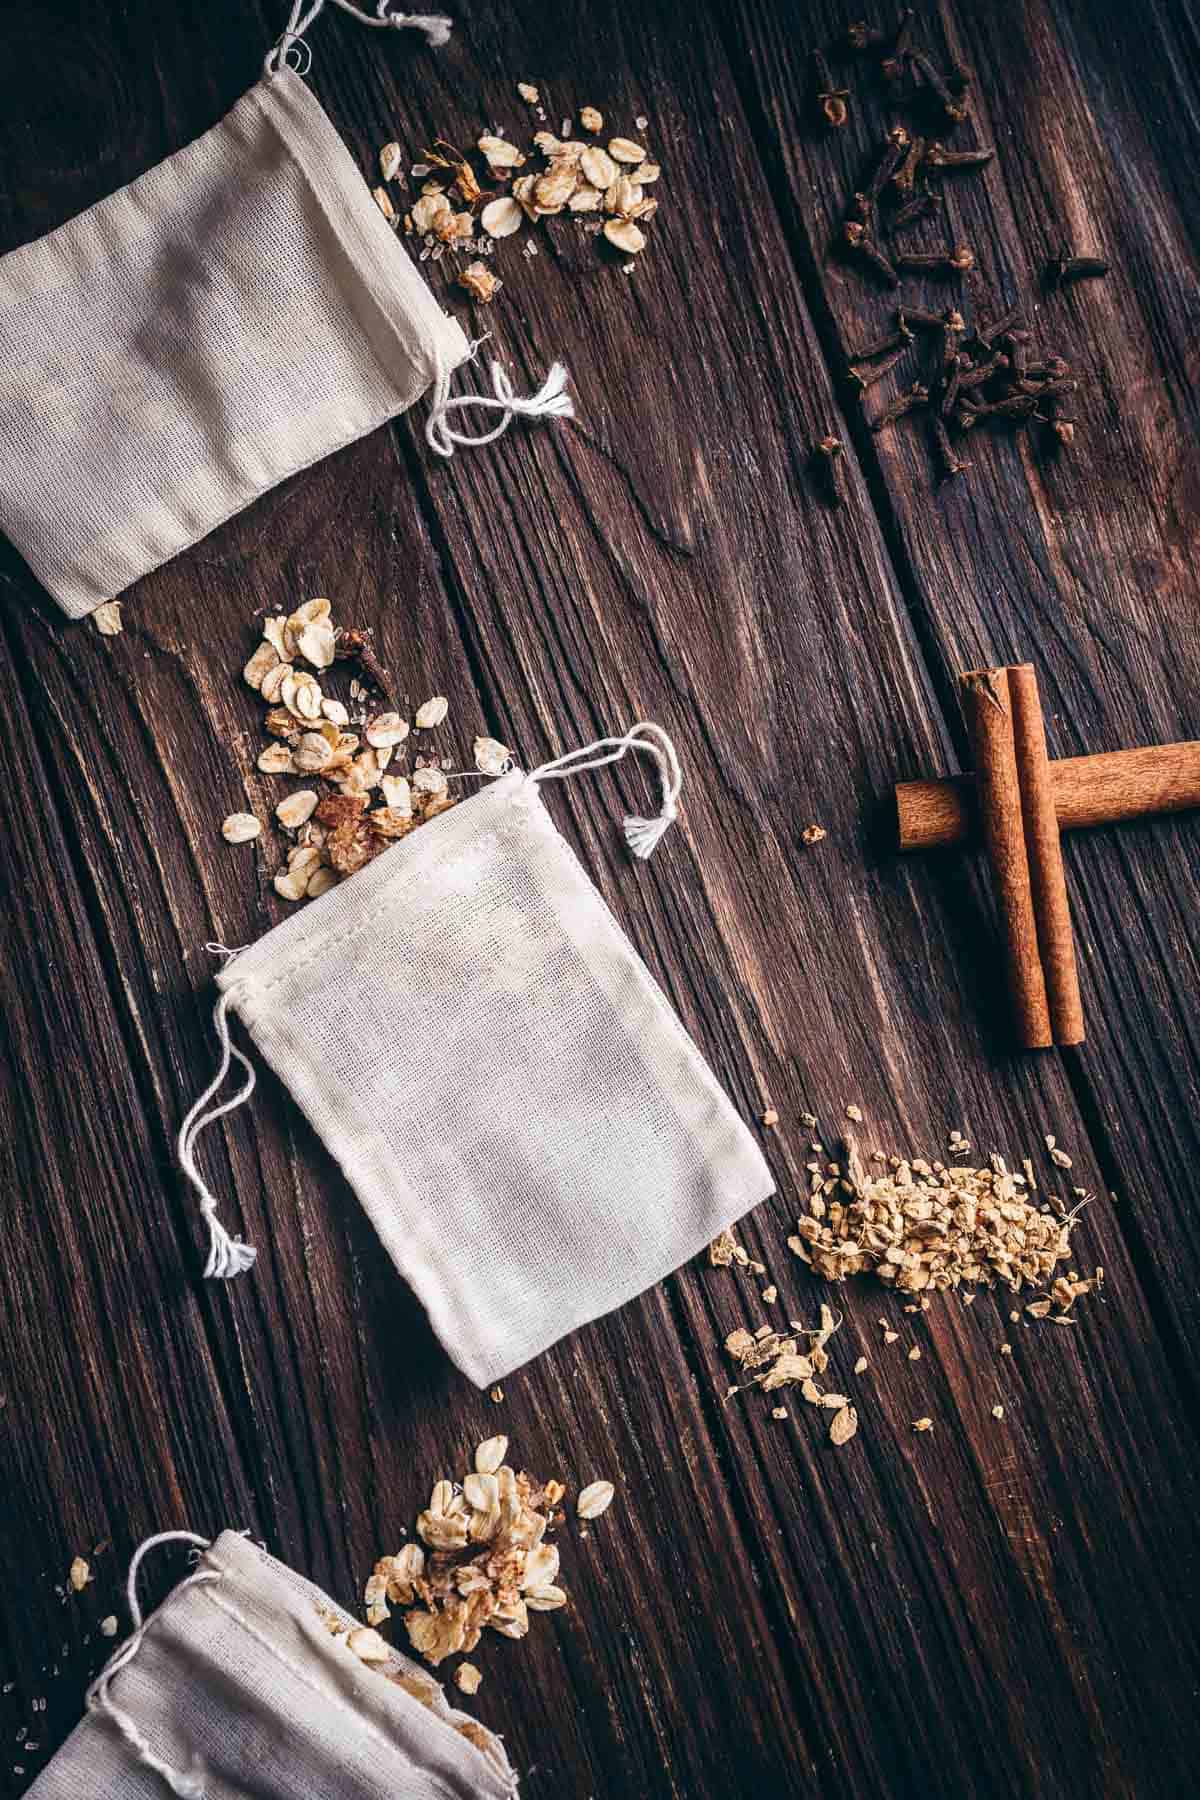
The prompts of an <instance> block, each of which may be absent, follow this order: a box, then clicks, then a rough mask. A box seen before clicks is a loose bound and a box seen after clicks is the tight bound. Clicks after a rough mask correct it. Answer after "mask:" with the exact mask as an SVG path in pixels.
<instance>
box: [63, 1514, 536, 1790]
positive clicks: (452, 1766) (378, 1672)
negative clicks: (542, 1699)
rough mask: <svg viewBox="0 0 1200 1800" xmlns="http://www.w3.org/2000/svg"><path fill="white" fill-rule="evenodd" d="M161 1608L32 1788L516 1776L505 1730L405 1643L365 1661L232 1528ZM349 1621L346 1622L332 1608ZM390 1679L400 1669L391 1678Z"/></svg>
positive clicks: (307, 1784)
mask: <svg viewBox="0 0 1200 1800" xmlns="http://www.w3.org/2000/svg"><path fill="white" fill-rule="evenodd" d="M197 1573H198V1574H207V1575H211V1576H213V1577H215V1579H206V1580H204V1581H200V1582H196V1581H192V1580H188V1581H186V1582H184V1583H182V1584H181V1585H180V1587H178V1588H176V1590H175V1591H174V1593H173V1594H171V1595H170V1596H169V1597H168V1598H167V1599H166V1600H165V1601H164V1603H163V1605H162V1606H160V1607H159V1609H158V1611H157V1612H156V1613H155V1614H154V1615H153V1616H152V1617H151V1619H150V1620H149V1622H148V1624H147V1625H146V1627H145V1629H144V1634H143V1636H142V1638H141V1642H140V1644H138V1646H137V1647H136V1650H135V1652H134V1654H133V1655H132V1656H131V1657H130V1659H129V1661H128V1663H127V1664H126V1665H125V1666H124V1667H123V1668H121V1669H119V1671H118V1672H117V1673H116V1675H115V1676H114V1677H113V1679H112V1682H111V1687H110V1697H111V1704H112V1706H113V1707H114V1708H116V1709H117V1710H118V1711H119V1712H120V1714H121V1715H122V1717H123V1719H124V1720H125V1721H126V1722H127V1724H128V1726H129V1727H130V1729H131V1731H132V1732H133V1733H134V1734H135V1735H136V1736H138V1737H140V1738H141V1740H142V1741H143V1743H144V1745H145V1749H146V1752H147V1753H148V1754H149V1756H151V1757H152V1758H154V1760H155V1761H156V1762H157V1763H158V1764H159V1765H160V1767H158V1768H155V1767H153V1766H151V1765H150V1764H148V1763H147V1761H145V1760H144V1758H143V1756H140V1755H139V1754H138V1752H137V1749H136V1748H135V1746H134V1745H133V1744H132V1743H131V1742H130V1739H129V1736H128V1735H126V1734H125V1733H123V1732H122V1731H121V1730H120V1729H119V1728H118V1725H117V1723H116V1721H115V1719H114V1717H113V1716H112V1714H111V1713H110V1712H108V1711H107V1710H105V1709H104V1708H103V1707H100V1708H97V1709H96V1710H95V1711H92V1712H89V1713H88V1715H87V1716H86V1717H85V1718H84V1720H83V1722H82V1724H80V1725H79V1726H77V1727H76V1729H75V1731H74V1732H73V1733H72V1735H71V1736H70V1737H69V1738H68V1740H67V1742H66V1743H65V1744H64V1745H63V1747H62V1749H61V1750H60V1751H59V1753H58V1755H57V1756H56V1757H55V1758H54V1759H53V1761H52V1762H51V1763H49V1764H48V1765H47V1767H46V1768H45V1769H44V1770H43V1771H42V1773H41V1775H40V1776H39V1777H38V1779H37V1780H36V1781H35V1782H34V1784H33V1786H32V1787H31V1788H30V1789H29V1795H30V1800H166V1797H167V1796H169V1795H170V1794H171V1793H177V1794H190V1795H196V1796H203V1800H246V1797H247V1796H248V1795H251V1794H252V1795H254V1796H255V1800H502V1797H503V1796H507V1795H511V1794H513V1793H515V1792H516V1781H515V1777H514V1775H513V1772H512V1770H511V1768H510V1767H509V1764H508V1760H507V1758H506V1756H505V1754H504V1750H503V1748H502V1746H501V1744H500V1742H499V1740H498V1739H497V1738H495V1737H494V1736H493V1735H492V1734H491V1733H490V1732H487V1731H485V1730H484V1729H483V1728H482V1727H481V1726H480V1725H478V1724H477V1723H476V1722H475V1721H474V1720H472V1719H470V1718H468V1717H467V1716H466V1715H465V1714H464V1713H461V1712H458V1711H456V1710H455V1709H453V1708H452V1707H451V1706H450V1705H449V1703H448V1702H447V1700H446V1697H445V1694H444V1693H443V1691H442V1689H441V1688H440V1686H439V1685H438V1684H437V1682H435V1681H434V1680H433V1679H432V1678H431V1677H430V1676H429V1675H428V1674H427V1673H425V1672H424V1671H422V1670H421V1669H419V1668H418V1667H417V1666H416V1664H414V1663H412V1662H410V1661H409V1660H408V1659H407V1658H406V1657H403V1656H401V1655H400V1654H399V1653H398V1652H393V1653H392V1655H391V1657H390V1659H389V1661H388V1662H387V1663H386V1664H375V1665H367V1664H365V1663H363V1662H361V1661H360V1660H359V1658H358V1657H357V1656H356V1655H355V1654H354V1653H353V1651H351V1650H350V1649H349V1648H348V1647H347V1643H346V1632H347V1629H350V1628H353V1626H354V1624H355V1621H354V1620H353V1619H351V1618H350V1616H349V1615H348V1614H346V1613H343V1612H342V1610H341V1608H339V1607H337V1606H335V1605H334V1603H333V1602H332V1601H331V1600H330V1599H329V1598H328V1596H327V1595H325V1594H323V1593H322V1592H321V1590H320V1589H319V1588H317V1587H314V1586H313V1585H312V1584H311V1583H310V1582H308V1581H305V1580H304V1579H303V1578H302V1577H301V1576H298V1575H296V1574H294V1573H293V1572H292V1571H291V1570H290V1569H288V1568H286V1567H285V1566H284V1564H282V1563H280V1562H277V1561H276V1560H275V1558H274V1557H271V1556H269V1555H268V1554H267V1552H266V1551H264V1550H259V1549H257V1548H256V1547H255V1545H253V1544H251V1543H249V1542H247V1540H246V1539H245V1538H243V1537H241V1536H239V1535H238V1534H237V1533H236V1532H231V1531H226V1532H223V1533H222V1534H221V1536H220V1537H219V1538H218V1539H217V1540H216V1542H215V1543H214V1544H213V1545H212V1547H211V1548H210V1549H209V1550H207V1551H206V1552H205V1553H204V1555H203V1556H202V1557H201V1559H200V1561H199V1563H198V1565H197ZM331 1620H336V1621H337V1622H338V1623H339V1625H340V1627H341V1630H340V1631H339V1632H338V1633H337V1634H336V1635H335V1633H334V1632H333V1630H332V1629H331V1626H330V1621H331ZM389 1677H390V1678H391V1679H389Z"/></svg>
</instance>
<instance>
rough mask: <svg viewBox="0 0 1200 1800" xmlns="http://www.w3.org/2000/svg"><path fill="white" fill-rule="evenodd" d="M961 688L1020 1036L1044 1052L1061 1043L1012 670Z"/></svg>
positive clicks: (973, 675)
mask: <svg viewBox="0 0 1200 1800" xmlns="http://www.w3.org/2000/svg"><path fill="white" fill-rule="evenodd" d="M962 686H963V699H964V705H965V710H966V715H967V725H968V728H969V730H970V733H971V742H972V745H973V747H974V756H975V790H976V794H977V797H978V802H979V815H980V821H981V824H982V827H983V838H984V842H985V844H986V845H987V851H988V856H989V859H990V861H991V864H992V871H993V876H994V880H995V886H996V898H997V900H998V902H999V906H1000V919H1001V926H1002V930H1003V934H1004V945H1005V953H1006V959H1007V963H1008V984H1009V992H1010V994H1011V996H1012V1005H1013V1014H1014V1019H1015V1023H1016V1030H1017V1036H1018V1039H1019V1041H1020V1043H1021V1044H1022V1046H1023V1047H1024V1048H1025V1049H1027V1050H1043V1049H1047V1048H1048V1047H1049V1046H1050V1045H1051V1044H1052V1043H1053V1042H1054V1037H1053V1033H1052V1031H1051V1027H1050V1008H1049V1003H1048V1000H1047V996H1046V978H1045V975H1044V973H1043V970H1042V958H1041V951H1040V948H1039V945H1038V932H1037V919H1036V916H1035V913H1034V904H1033V888H1032V885H1031V882H1030V875H1029V858H1028V854H1027V852H1026V848H1025V827H1024V819H1023V816H1022V807H1021V782H1020V777H1019V775H1018V771H1017V751H1016V739H1015V735H1014V729H1013V709H1012V699H1011V695H1010V693H1009V685H1008V671H1007V670H1006V669H972V670H969V671H968V672H967V673H966V674H965V675H963V677H962Z"/></svg>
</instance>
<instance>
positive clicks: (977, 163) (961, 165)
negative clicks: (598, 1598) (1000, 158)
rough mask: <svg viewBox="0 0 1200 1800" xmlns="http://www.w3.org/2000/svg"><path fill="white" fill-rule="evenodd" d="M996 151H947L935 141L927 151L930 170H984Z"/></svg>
mask: <svg viewBox="0 0 1200 1800" xmlns="http://www.w3.org/2000/svg"><path fill="white" fill-rule="evenodd" d="M995 154H996V152H995V151H994V150H947V148H946V146H945V144H940V143H938V142H937V140H936V139H935V140H934V142H933V143H931V144H929V145H928V146H927V147H926V150H925V166H926V168H928V169H982V168H986V166H987V164H988V163H990V162H991V160H992V158H993V157H994V156H995Z"/></svg>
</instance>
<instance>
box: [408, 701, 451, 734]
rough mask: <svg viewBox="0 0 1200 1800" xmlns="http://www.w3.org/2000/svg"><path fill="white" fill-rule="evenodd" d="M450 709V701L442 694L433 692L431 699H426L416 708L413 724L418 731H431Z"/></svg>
mask: <svg viewBox="0 0 1200 1800" xmlns="http://www.w3.org/2000/svg"><path fill="white" fill-rule="evenodd" d="M449 711H450V702H449V701H448V700H447V699H446V696H445V695H444V694H435V695H434V697H433V699H432V700H426V701H425V703H424V705H423V706H419V707H418V708H417V716H416V719H415V721H414V722H415V724H416V727H417V730H418V731H432V730H433V729H434V727H435V726H436V725H440V724H441V723H442V721H443V719H444V718H445V717H446V714H447V713H448V712H449Z"/></svg>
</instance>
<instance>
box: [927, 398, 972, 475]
mask: <svg viewBox="0 0 1200 1800" xmlns="http://www.w3.org/2000/svg"><path fill="white" fill-rule="evenodd" d="M930 426H931V429H932V432H933V441H934V445H935V448H936V450H937V455H938V460H939V462H940V463H941V467H942V476H943V479H945V480H947V481H949V480H950V478H951V477H952V476H954V475H962V474H964V473H965V472H966V471H967V470H968V469H969V468H970V466H971V465H970V463H969V462H965V461H964V460H963V458H962V457H960V456H959V455H958V453H957V451H956V450H955V448H954V445H953V444H952V443H951V442H950V434H949V432H948V431H947V430H946V425H945V421H944V420H943V419H942V417H941V415H940V414H938V413H934V415H933V418H932V419H931V420H930Z"/></svg>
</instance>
